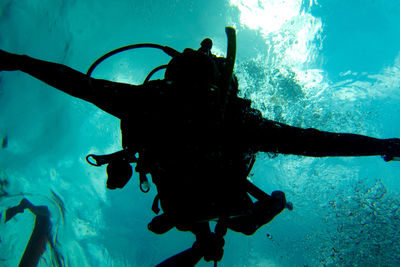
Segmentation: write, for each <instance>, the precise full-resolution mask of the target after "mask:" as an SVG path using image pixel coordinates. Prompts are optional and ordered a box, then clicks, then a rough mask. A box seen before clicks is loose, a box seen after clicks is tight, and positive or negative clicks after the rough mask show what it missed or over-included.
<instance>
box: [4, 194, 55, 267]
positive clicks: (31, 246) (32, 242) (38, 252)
mask: <svg viewBox="0 0 400 267" xmlns="http://www.w3.org/2000/svg"><path fill="white" fill-rule="evenodd" d="M25 209H28V210H29V211H30V212H32V214H33V215H35V224H34V226H33V230H32V234H31V236H30V238H29V241H28V244H27V245H26V247H25V251H24V254H23V255H22V258H21V260H20V262H19V264H18V266H20V267H24V266H32V267H34V266H37V265H38V264H39V260H40V258H41V257H42V255H43V253H44V252H45V251H46V244H47V243H49V245H50V249H51V251H52V253H53V254H54V255H55V257H54V261H53V262H52V264H53V266H62V265H63V264H62V262H63V261H62V257H60V255H59V253H58V251H57V249H56V246H55V244H54V242H53V238H52V223H51V218H50V216H51V214H50V211H49V209H48V207H47V206H35V205H33V204H32V203H31V202H30V201H29V200H28V199H26V198H23V199H22V200H21V202H20V203H19V204H18V205H17V206H15V207H10V208H8V209H7V210H6V212H5V217H6V218H5V222H8V221H9V220H11V219H12V218H14V216H15V215H17V214H18V213H23V212H24V211H25Z"/></svg>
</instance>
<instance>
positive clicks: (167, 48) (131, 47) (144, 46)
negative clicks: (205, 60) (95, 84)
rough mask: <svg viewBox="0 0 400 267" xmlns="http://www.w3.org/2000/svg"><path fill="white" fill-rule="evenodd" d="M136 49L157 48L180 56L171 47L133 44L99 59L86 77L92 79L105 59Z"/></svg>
mask: <svg viewBox="0 0 400 267" xmlns="http://www.w3.org/2000/svg"><path fill="white" fill-rule="evenodd" d="M136 48H157V49H160V50H162V51H164V53H166V54H167V55H169V56H171V57H174V56H176V55H178V54H180V53H179V52H178V51H176V50H175V49H173V48H171V47H169V46H163V45H159V44H153V43H142V44H132V45H127V46H123V47H120V48H117V49H114V50H112V51H110V52H108V53H106V54H104V55H103V56H101V57H99V58H98V59H97V60H96V61H94V62H93V64H92V65H91V66H90V68H89V69H88V71H87V72H86V75H87V76H89V77H91V75H92V73H93V71H94V69H95V68H96V67H97V66H98V65H99V64H100V63H101V62H103V61H104V60H105V59H107V58H109V57H111V56H113V55H115V54H118V53H121V52H124V51H127V50H131V49H136Z"/></svg>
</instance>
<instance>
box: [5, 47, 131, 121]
mask: <svg viewBox="0 0 400 267" xmlns="http://www.w3.org/2000/svg"><path fill="white" fill-rule="evenodd" d="M2 70H7V71H13V70H20V71H23V72H25V73H27V74H29V75H31V76H33V77H35V78H37V79H39V80H41V81H43V82H45V83H46V84H48V85H50V86H52V87H54V88H57V89H59V90H61V91H63V92H65V93H67V94H69V95H71V96H74V97H77V98H80V99H83V100H85V101H88V102H91V103H93V104H95V105H96V106H98V107H99V108H101V109H102V110H104V111H106V112H108V113H110V114H111V115H114V116H116V117H118V118H121V116H122V113H123V110H122V109H123V108H124V107H125V106H126V105H124V104H126V99H127V98H130V99H131V101H132V100H134V98H135V94H137V93H139V92H137V91H138V87H139V86H135V85H130V84H123V83H116V82H110V81H106V80H99V79H93V78H90V77H88V76H87V75H85V74H83V73H81V72H79V71H76V70H74V69H72V68H70V67H67V66H65V65H62V64H57V63H52V62H47V61H43V60H39V59H34V58H31V57H29V56H25V55H16V54H12V53H8V52H5V51H3V50H0V71H2ZM132 98H133V99H132Z"/></svg>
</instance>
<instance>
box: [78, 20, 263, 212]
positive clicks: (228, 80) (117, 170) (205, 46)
mask: <svg viewBox="0 0 400 267" xmlns="http://www.w3.org/2000/svg"><path fill="white" fill-rule="evenodd" d="M225 32H226V34H227V39H228V48H227V57H226V58H217V57H216V56H214V55H213V54H212V53H211V47H212V41H211V39H208V38H206V39H204V40H203V41H202V43H201V47H200V49H198V50H197V51H195V50H192V49H185V50H184V51H183V52H182V53H180V52H178V51H176V50H175V49H173V48H171V47H168V46H162V45H158V44H150V43H145V44H134V45H129V46H124V47H121V48H118V49H115V50H113V51H110V52H108V53H107V54H105V55H103V56H102V57H100V58H99V59H97V60H96V61H95V62H94V63H93V64H92V65H91V66H90V68H89V69H88V71H87V76H89V77H90V76H91V74H92V72H93V71H94V69H95V68H96V67H97V66H98V65H99V64H100V63H101V62H102V61H104V60H105V59H107V58H109V57H111V56H113V55H115V54H117V53H121V52H123V51H127V50H130V49H136V48H157V49H161V50H162V51H163V52H165V53H166V54H167V55H169V56H171V57H172V60H171V61H170V63H169V64H168V65H161V66H159V67H157V68H155V69H153V70H152V71H151V72H150V73H149V74H148V75H147V77H146V79H145V80H144V82H143V85H145V84H147V83H148V82H149V81H150V79H151V77H152V76H153V74H154V73H156V72H157V71H159V70H162V69H166V75H165V76H166V78H167V76H173V74H174V68H175V65H174V62H176V61H179V58H184V57H185V55H189V54H190V53H192V54H193V53H194V54H195V53H201V54H203V55H207V56H208V57H209V58H210V59H211V60H213V61H214V62H215V65H216V66H217V67H218V71H219V73H218V76H219V79H220V81H219V84H218V85H217V86H215V85H214V86H213V87H214V89H216V92H215V95H216V99H217V100H216V102H217V103H218V104H219V110H220V112H219V113H220V118H218V119H219V120H224V118H225V114H226V110H227V106H228V105H229V99H231V98H232V97H236V95H237V92H238V83H237V79H236V77H235V76H234V75H233V67H234V62H235V55H236V33H235V30H234V29H233V28H231V27H226V28H225ZM248 102H250V101H248ZM246 104H247V105H250V103H246ZM123 125H124V122H123V120H121V132H122V137H123V144H122V145H123V150H121V151H118V152H115V153H112V154H108V155H94V154H90V155H88V156H87V157H86V160H87V162H88V163H89V164H91V165H93V166H97V167H98V166H102V165H105V164H108V165H107V176H108V179H107V188H108V189H116V188H123V187H124V186H125V185H126V184H127V182H128V181H129V179H130V178H131V176H132V173H133V172H132V167H131V165H130V164H131V163H136V167H135V171H136V172H137V173H138V174H139V188H140V190H141V191H142V192H144V193H147V192H148V191H149V189H150V185H149V181H148V178H147V174H149V173H151V168H149V167H148V163H147V162H146V160H145V159H144V157H143V154H142V151H141V148H140V146H139V147H136V146H133V147H132V146H128V145H126V144H124V139H127V138H126V137H125V138H124V134H125V135H126V133H125V131H124V127H123ZM139 142H140V140H139ZM254 161H255V157H254V155H253V156H252V157H251V159H250V160H249V161H248V162H247V163H248V170H247V175H248V174H249V173H250V171H251V169H252V167H253V164H254ZM247 175H246V177H247ZM246 189H247V192H248V193H249V194H251V195H252V196H254V197H255V198H257V199H265V198H269V196H268V195H267V194H265V193H264V192H263V191H261V190H260V189H259V188H257V187H256V186H254V185H253V184H252V183H251V182H250V181H248V180H247V179H246ZM158 202H159V197H158V195H157V196H156V198H155V199H154V202H153V206H152V210H153V211H154V212H155V213H156V214H158V213H159V211H160V209H159V207H158Z"/></svg>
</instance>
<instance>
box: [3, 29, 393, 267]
mask: <svg viewBox="0 0 400 267" xmlns="http://www.w3.org/2000/svg"><path fill="white" fill-rule="evenodd" d="M226 34H227V38H228V49H227V56H226V58H224V57H217V56H215V55H213V54H212V52H211V49H212V41H211V39H209V38H206V39H204V40H203V41H202V43H201V47H200V48H199V49H198V50H194V49H190V48H186V49H184V51H183V52H178V51H176V50H174V49H172V48H170V47H166V46H160V45H155V44H137V45H132V46H127V47H123V48H120V49H116V50H114V51H111V52H110V53H108V54H106V55H104V56H103V57H101V58H99V60H97V61H96V62H95V63H94V64H93V65H92V66H91V67H90V68H89V70H88V72H87V74H86V75H85V74H83V73H81V72H79V71H76V70H74V69H71V68H69V67H67V66H64V65H61V64H57V63H51V62H46V61H42V60H39V59H34V58H31V57H29V56H25V55H16V54H12V53H8V52H5V51H2V50H0V70H3V71H15V70H19V71H22V72H25V73H27V74H29V75H31V76H33V77H35V78H37V79H39V80H41V81H43V82H45V83H47V84H48V85H50V86H52V87H54V88H56V89H58V90H61V91H63V92H65V93H67V94H69V95H71V96H73V97H77V98H80V99H82V100H85V101H87V102H90V103H92V104H94V105H96V106H97V107H99V108H100V109H102V110H103V111H105V112H107V113H109V114H111V115H113V116H115V117H117V118H119V119H120V120H121V135H122V150H121V151H119V152H115V153H113V154H110V155H89V156H88V157H87V160H88V162H89V163H91V164H92V165H95V166H101V165H104V164H107V174H108V180H107V187H108V188H109V189H115V188H122V187H124V186H125V184H126V183H127V182H128V180H129V179H130V177H131V175H132V172H133V171H132V167H131V165H130V164H132V163H135V164H136V167H135V171H136V172H138V174H139V181H140V188H141V190H142V191H144V192H147V191H148V189H149V182H148V179H147V176H146V175H147V174H150V175H151V178H152V181H153V183H154V184H155V185H156V188H157V196H156V198H155V200H154V202H153V207H152V209H153V211H154V212H155V213H156V214H159V212H160V210H161V209H162V211H163V212H162V214H159V215H157V216H156V217H155V218H154V219H153V220H152V221H151V222H150V223H149V225H148V228H149V230H150V231H152V232H154V233H157V234H163V233H166V232H167V231H169V230H170V229H172V228H174V227H175V228H176V229H178V230H180V231H190V232H192V233H193V234H194V235H195V236H196V241H195V243H194V244H193V246H192V247H191V248H189V249H188V250H186V251H184V252H182V253H179V254H177V255H175V256H173V257H171V258H170V259H167V260H166V261H164V262H163V263H161V264H159V266H194V265H195V264H196V263H197V262H199V261H200V260H201V259H202V258H204V260H206V261H214V262H215V265H216V263H217V262H218V261H220V260H221V259H222V256H223V246H224V243H225V241H224V235H225V234H226V232H227V230H228V229H230V230H233V231H236V232H240V233H243V234H245V235H252V234H253V233H255V232H256V231H257V230H258V229H259V228H260V227H261V226H263V225H265V224H267V223H268V222H270V221H271V220H272V219H273V218H274V217H275V216H276V215H278V214H279V213H280V212H281V211H282V210H283V209H284V208H288V209H289V210H291V209H293V205H292V204H291V203H290V202H287V201H286V198H285V194H284V193H283V192H281V191H274V192H272V194H271V195H268V194H266V193H265V192H263V191H262V190H261V189H259V188H258V187H256V186H255V185H254V184H252V183H251V182H250V181H249V180H248V179H247V176H248V175H249V173H250V171H251V168H252V166H253V164H254V162H255V159H256V156H255V155H256V153H258V152H272V153H277V154H294V155H302V156H310V157H326V156H373V155H381V156H382V157H383V158H384V160H386V161H390V160H394V159H397V157H399V156H400V139H397V138H396V139H395V138H393V139H376V138H372V137H368V136H362V135H356V134H349V133H332V132H326V131H319V130H317V129H302V128H297V127H293V126H289V125H286V124H283V123H278V122H275V121H271V120H268V119H265V118H263V117H262V116H261V112H260V111H258V110H255V109H253V108H251V101H250V100H247V99H242V98H240V97H238V81H237V79H236V77H235V75H234V74H233V68H234V61H235V53H236V35H235V30H234V29H233V28H230V27H227V28H226ZM140 47H155V48H159V49H162V50H163V51H164V52H165V53H167V54H168V55H170V56H171V57H172V59H171V60H170V62H169V63H168V65H165V66H160V67H159V68H156V69H155V70H154V71H152V72H151V73H150V74H149V76H148V77H147V78H146V80H145V82H144V83H143V84H141V85H132V84H124V83H118V82H111V81H107V80H101V79H94V78H91V77H90V75H91V73H92V71H93V70H94V69H95V68H96V66H97V65H98V64H99V63H101V62H102V61H103V60H104V59H106V58H108V57H110V56H112V55H114V54H116V53H119V52H122V51H126V50H128V49H133V48H140ZM163 68H165V75H164V79H162V80H150V77H151V75H152V74H153V73H154V72H155V71H157V70H159V69H163ZM250 196H252V197H253V198H254V199H255V201H253V200H252V198H251V197H250ZM159 206H161V209H160V208H159ZM211 220H214V221H216V222H217V224H216V227H215V230H214V231H211V229H210V226H209V221H211Z"/></svg>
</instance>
